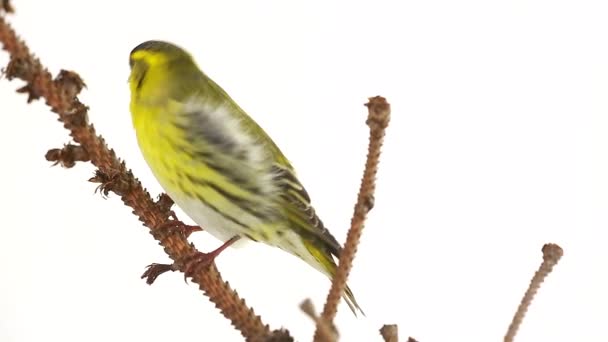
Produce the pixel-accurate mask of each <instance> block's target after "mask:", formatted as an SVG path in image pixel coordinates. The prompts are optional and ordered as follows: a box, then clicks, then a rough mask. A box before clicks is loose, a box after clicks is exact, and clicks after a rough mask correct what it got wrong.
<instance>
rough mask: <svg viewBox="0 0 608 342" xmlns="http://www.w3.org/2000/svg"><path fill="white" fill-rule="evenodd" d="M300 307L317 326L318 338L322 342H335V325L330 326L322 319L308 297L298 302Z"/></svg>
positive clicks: (336, 336) (336, 338) (336, 333)
mask: <svg viewBox="0 0 608 342" xmlns="http://www.w3.org/2000/svg"><path fill="white" fill-rule="evenodd" d="M300 309H302V311H304V313H305V314H306V315H307V316H308V317H310V318H311V319H312V320H313V321H314V322H315V324H316V326H317V327H318V328H319V335H320V336H319V339H320V341H322V342H335V341H337V340H338V331H337V330H336V329H335V327H333V326H330V325H329V324H328V323H329V322H327V321H324V320H322V319H321V318H320V317H319V315H318V314H317V311H316V310H315V307H314V305H313V304H312V301H311V300H310V299H306V300H305V301H303V302H302V304H300Z"/></svg>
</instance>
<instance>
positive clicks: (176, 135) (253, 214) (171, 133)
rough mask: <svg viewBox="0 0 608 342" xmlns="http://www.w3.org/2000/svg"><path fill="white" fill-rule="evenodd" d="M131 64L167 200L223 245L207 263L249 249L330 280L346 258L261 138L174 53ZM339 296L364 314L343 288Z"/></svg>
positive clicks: (142, 48)
mask: <svg viewBox="0 0 608 342" xmlns="http://www.w3.org/2000/svg"><path fill="white" fill-rule="evenodd" d="M129 64H130V66H131V75H130V77H129V88H130V90H131V103H130V109H131V115H132V119H133V125H134V128H135V131H136V134H137V141H138V144H139V147H140V149H141V151H142V154H143V156H144V159H145V160H146V162H147V163H148V165H149V167H150V168H151V170H152V172H153V174H154V176H155V177H156V178H157V180H158V181H159V183H160V185H161V186H162V187H163V189H164V190H165V191H166V192H167V194H168V195H169V197H171V199H172V200H173V201H174V202H175V203H176V204H177V205H178V206H179V207H180V208H181V209H182V210H183V211H184V212H185V213H186V214H187V215H188V216H190V218H191V219H192V220H194V221H195V222H196V224H198V225H199V226H200V227H204V229H206V230H207V231H208V232H209V233H211V234H212V235H213V236H215V237H216V238H218V239H220V240H221V241H223V242H224V244H223V245H222V246H221V247H220V248H218V249H217V250H216V251H214V252H212V253H210V254H208V255H209V256H211V257H215V256H217V255H218V254H219V252H221V251H222V250H223V249H224V248H226V247H228V246H230V245H232V244H233V243H235V242H236V241H238V240H241V241H242V240H253V241H258V242H263V243H266V244H268V245H271V246H275V247H278V248H281V249H282V250H284V251H286V252H289V253H291V254H293V255H295V256H297V257H298V258H300V259H302V260H304V261H305V262H306V263H308V264H309V265H311V266H313V267H314V268H316V269H317V270H319V271H320V272H322V273H323V274H325V275H326V276H328V277H329V278H330V279H331V278H333V276H334V274H335V272H336V263H335V261H334V259H333V257H334V256H335V257H338V258H339V256H340V252H341V250H342V248H341V246H340V244H339V243H338V242H337V241H336V239H335V238H334V237H333V236H332V235H331V233H330V232H329V231H328V230H327V229H326V228H325V227H324V226H323V223H322V222H321V220H320V219H319V218H318V217H317V215H316V214H315V211H314V209H313V207H312V206H311V203H310V198H309V196H308V193H307V192H306V190H305V189H304V187H303V186H302V184H301V183H300V181H299V180H298V178H297V177H296V174H295V172H294V169H293V167H292V166H291V164H290V163H289V161H288V160H287V158H286V157H285V156H284V155H283V153H282V152H281V151H280V150H279V148H278V147H277V146H276V145H275V143H274V142H273V141H272V139H271V138H270V137H269V136H268V135H267V134H266V132H264V130H263V129H262V128H261V127H260V126H258V124H257V123H256V122H255V121H253V119H251V118H250V117H249V116H248V115H247V114H246V113H245V112H244V111H243V110H242V109H241V108H240V107H239V106H238V105H237V104H236V103H235V102H234V100H232V98H230V96H228V94H226V92H225V91H224V90H223V89H222V88H220V86H218V85H217V84H216V83H215V82H213V80H211V79H210V78H209V77H208V76H207V75H205V74H204V73H203V72H202V71H201V70H200V69H199V67H198V66H197V64H196V63H195V61H194V59H193V58H192V56H190V54H189V53H188V52H186V51H184V50H183V49H182V48H180V47H178V46H176V45H173V44H171V43H167V42H162V41H147V42H144V43H142V44H140V45H138V46H137V47H135V48H134V49H133V50H132V51H131V54H130V59H129ZM343 296H344V298H345V300H346V302H347V304H348V305H349V307H350V308H351V310H353V312H355V309H358V310H359V311H361V308H360V307H359V305H358V304H357V301H356V300H355V298H354V296H353V293H352V292H351V290H350V289H349V288H348V287H346V290H345V293H344V295H343Z"/></svg>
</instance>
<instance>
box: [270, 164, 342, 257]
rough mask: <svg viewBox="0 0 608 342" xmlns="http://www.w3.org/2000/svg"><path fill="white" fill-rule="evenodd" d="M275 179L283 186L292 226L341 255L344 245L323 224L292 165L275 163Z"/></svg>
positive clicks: (336, 254) (287, 212) (287, 211)
mask: <svg viewBox="0 0 608 342" xmlns="http://www.w3.org/2000/svg"><path fill="white" fill-rule="evenodd" d="M273 172H274V174H275V180H276V182H277V184H278V185H279V186H280V187H281V190H282V191H281V193H280V198H281V200H282V202H283V204H284V208H285V210H286V214H287V217H288V220H289V222H290V223H291V225H292V228H294V229H298V230H299V231H300V232H301V233H302V235H303V236H304V237H308V239H307V240H310V241H311V242H315V241H316V242H321V246H319V247H324V248H325V249H327V250H328V251H329V252H330V253H331V254H333V255H335V256H336V257H340V252H341V251H342V247H341V246H340V244H339V243H338V241H337V240H336V238H335V237H334V236H333V235H332V234H331V233H330V232H329V230H327V228H325V226H323V222H322V221H321V220H320V219H319V217H318V216H317V214H316V213H315V210H314V209H313V207H312V205H311V203H310V197H309V196H308V193H307V192H306V189H304V186H302V184H301V183H300V181H299V180H298V179H297V177H296V175H295V172H294V171H293V169H292V168H291V167H290V165H287V166H286V165H280V164H275V166H274V170H273Z"/></svg>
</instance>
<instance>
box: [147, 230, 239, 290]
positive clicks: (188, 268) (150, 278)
mask: <svg viewBox="0 0 608 342" xmlns="http://www.w3.org/2000/svg"><path fill="white" fill-rule="evenodd" d="M190 227H192V226H190ZM195 227H197V228H199V229H200V227H198V226H195ZM239 238H240V237H239V236H234V237H232V238H231V239H230V240H228V241H226V242H224V243H223V244H222V245H221V246H220V247H218V248H216V249H215V250H214V251H212V252H209V253H203V252H196V253H195V254H194V255H193V256H190V257H188V258H186V259H185V260H184V261H183V262H182V264H183V265H184V281H186V282H187V278H188V277H192V276H193V275H194V274H195V273H196V272H197V271H198V270H200V269H201V268H206V267H209V265H211V263H212V262H213V260H215V258H217V256H218V255H220V253H222V252H223V251H224V250H225V249H226V248H228V247H229V246H230V245H232V244H233V243H235V242H237V241H238V240H239ZM177 270H179V267H178V266H177V265H176V264H150V265H148V267H147V269H146V271H145V272H144V274H142V275H141V278H142V279H144V278H146V283H147V284H148V285H152V284H153V283H154V281H155V280H156V278H158V276H159V275H161V274H163V273H165V272H168V271H172V272H173V271H177Z"/></svg>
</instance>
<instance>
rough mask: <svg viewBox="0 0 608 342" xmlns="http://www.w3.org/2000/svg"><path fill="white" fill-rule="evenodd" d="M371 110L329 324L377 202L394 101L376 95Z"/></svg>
mask: <svg viewBox="0 0 608 342" xmlns="http://www.w3.org/2000/svg"><path fill="white" fill-rule="evenodd" d="M366 106H367V107H368V110H369V114H368V117H367V121H366V123H367V125H368V126H369V129H370V137H369V145H368V150H367V161H366V163H365V171H364V172H363V178H362V180H361V187H360V188H359V195H358V197H357V204H356V205H355V211H354V213H353V217H352V220H351V226H350V229H349V231H348V235H347V236H346V243H345V244H344V249H343V250H342V253H341V254H340V264H339V266H338V269H337V271H336V274H335V275H334V279H333V282H332V284H331V289H330V290H329V294H328V295H327V300H326V302H325V307H324V308H323V313H322V314H321V320H323V321H324V322H326V323H327V324H329V325H333V320H334V318H335V317H336V312H337V310H338V303H339V301H340V298H341V295H342V293H343V292H344V288H345V286H346V279H347V278H348V274H349V273H350V270H351V268H352V263H353V260H354V258H355V253H356V252H357V245H358V244H359V240H360V238H361V233H362V231H363V225H364V223H365V218H366V216H367V213H368V212H369V211H370V210H371V209H372V207H373V206H374V191H375V189H376V173H377V172H378V163H379V159H380V150H381V148H382V143H383V140H384V132H385V129H386V127H387V126H388V123H389V121H390V105H389V104H388V102H386V99H384V98H383V97H381V96H376V97H372V98H370V99H369V102H368V103H367V104H366ZM320 338H321V335H320V326H319V325H317V331H316V332H315V338H314V340H315V341H320Z"/></svg>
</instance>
